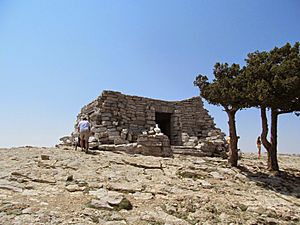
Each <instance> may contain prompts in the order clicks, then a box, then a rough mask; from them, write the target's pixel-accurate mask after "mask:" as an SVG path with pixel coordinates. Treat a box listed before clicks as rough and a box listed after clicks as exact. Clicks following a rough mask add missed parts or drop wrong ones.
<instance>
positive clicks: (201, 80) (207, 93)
mask: <svg viewBox="0 0 300 225" xmlns="http://www.w3.org/2000/svg"><path fill="white" fill-rule="evenodd" d="M213 73H214V77H215V79H214V80H213V81H212V82H211V83H209V82H208V78H207V77H206V76H204V75H198V76H197V77H196V80H195V82H194V85H196V86H198V87H199V88H200V95H201V97H203V98H205V99H206V100H207V101H208V102H209V103H211V104H214V105H222V106H223V107H224V108H225V109H232V108H235V109H241V108H244V107H246V106H247V102H246V101H245V96H244V93H245V92H244V90H245V88H246V86H245V82H244V81H243V77H242V76H241V75H242V73H243V69H240V66H239V65H238V64H232V65H231V66H229V65H228V64H227V63H224V64H221V63H216V64H215V66H214V72H213Z"/></svg>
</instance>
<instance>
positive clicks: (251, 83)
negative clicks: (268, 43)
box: [244, 42, 300, 113]
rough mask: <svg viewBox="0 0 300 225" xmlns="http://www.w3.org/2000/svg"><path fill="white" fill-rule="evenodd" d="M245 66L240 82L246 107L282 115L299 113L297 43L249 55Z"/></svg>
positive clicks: (299, 62) (299, 90)
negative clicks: (241, 82)
mask: <svg viewBox="0 0 300 225" xmlns="http://www.w3.org/2000/svg"><path fill="white" fill-rule="evenodd" d="M246 63H247V64H246V67H245V69H244V80H245V81H246V82H247V92H248V95H247V98H248V102H249V103H251V104H250V105H252V106H257V107H267V108H272V109H278V110H280V111H279V112H282V113H284V112H291V111H299V110H300V55H299V42H296V43H295V44H294V46H291V45H290V44H289V43H287V44H286V45H284V46H283V47H281V48H277V47H275V48H274V49H273V50H271V51H270V52H258V51H257V52H254V53H250V54H248V58H247V59H246Z"/></svg>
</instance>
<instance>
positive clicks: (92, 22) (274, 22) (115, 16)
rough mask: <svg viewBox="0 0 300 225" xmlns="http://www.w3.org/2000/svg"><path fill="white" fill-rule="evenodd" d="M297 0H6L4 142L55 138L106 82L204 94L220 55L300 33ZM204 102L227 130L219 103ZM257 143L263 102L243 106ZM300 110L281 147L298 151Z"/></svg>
mask: <svg viewBox="0 0 300 225" xmlns="http://www.w3.org/2000/svg"><path fill="white" fill-rule="evenodd" d="M299 12H300V1H298V0H281V1H279V0H277V1H276V0H264V1H260V0H251V1H250V0H248V1H240V0H228V1H224V0H219V1H212V0H151V1H149V0H139V1H133V0H132V1H131V0H107V1H104V0H98V1H96V0H94V1H92V0H86V1H84V0H82V1H78V0H77V1H76V0H64V1H61V0H51V1H46V0H44V1H42V0H41V1H40V0H35V1H33V0H26V1H23V0H19V1H18V0H15V1H14V0H1V1H0V84H1V89H0V102H1V110H0V117H1V129H0V146H1V147H11V146H22V145H37V146H53V145H55V144H56V143H57V142H58V139H59V138H60V137H61V136H64V135H68V134H70V133H71V132H72V130H73V124H74V122H75V119H76V115H77V113H78V112H79V111H80V109H81V107H82V106H83V105H85V104H87V103H89V102H90V101H92V100H93V99H95V98H96V97H97V96H98V95H100V93H101V92H102V91H103V90H106V89H109V90H116V91H121V92H123V93H125V94H133V95H140V96H146V97H150V98H159V99H165V100H182V99H185V98H189V97H192V96H196V95H199V90H198V89H197V88H196V87H194V86H193V81H194V79H195V77H196V76H197V74H199V73H201V74H206V75H208V76H209V77H211V76H212V69H213V65H214V64H215V63H216V62H228V63H233V62H235V63H240V64H243V63H244V58H245V57H246V55H247V53H249V52H253V51H255V50H260V51H262V50H270V49H272V48H273V47H274V46H282V45H284V44H285V43H286V42H290V43H294V42H295V41H299V38H300V23H299V21H300V13H299ZM206 108H207V109H208V110H209V111H210V114H211V115H212V116H213V117H214V118H215V122H216V124H217V126H218V127H220V128H221V129H222V130H223V131H224V132H225V133H228V128H227V117H226V114H225V113H224V112H223V111H222V109H221V108H218V107H215V106H209V105H207V104H206ZM237 126H238V133H239V135H240V136H241V139H240V148H241V149H242V151H255V150H256V146H255V140H256V137H257V136H258V135H259V133H260V130H261V129H260V115H259V112H258V110H256V109H251V110H244V111H241V112H238V114H237ZM299 128H300V118H298V117H296V116H293V115H283V116H280V119H279V152H283V153H287V152H289V153H300V149H299V148H300V147H299V144H298V141H299V139H300V132H299Z"/></svg>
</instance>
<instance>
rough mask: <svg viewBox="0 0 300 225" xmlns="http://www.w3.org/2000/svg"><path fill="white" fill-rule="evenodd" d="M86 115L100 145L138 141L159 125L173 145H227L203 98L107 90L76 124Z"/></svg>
mask: <svg viewBox="0 0 300 225" xmlns="http://www.w3.org/2000/svg"><path fill="white" fill-rule="evenodd" d="M82 116H87V117H88V118H89V121H90V122H91V125H92V132H93V133H94V136H93V137H92V140H91V141H92V142H94V144H95V143H96V144H99V145H103V144H122V143H123V142H124V141H125V142H126V143H131V142H136V140H137V138H138V136H139V135H140V134H142V133H145V131H149V130H150V129H153V128H154V127H155V125H156V124H158V126H159V128H160V129H161V131H162V132H163V133H164V134H165V135H167V136H168V137H169V139H170V143H171V145H173V146H191V147H195V146H196V145H198V144H199V143H200V142H203V141H209V140H211V141H214V142H216V141H217V142H219V145H221V144H222V145H223V144H224V140H225V139H224V134H223V133H222V132H221V130H220V129H218V128H216V127H215V124H214V121H213V118H212V117H211V116H210V115H209V114H208V111H207V110H206V109H204V107H203V102H202V100H201V98H200V97H193V98H190V99H187V100H183V101H162V100H156V99H150V98H144V97H138V96H130V95H124V94H122V93H120V92H115V91H103V93H102V94H101V95H100V96H99V97H98V98H97V99H96V100H94V101H93V102H91V103H89V104H88V105H86V106H84V107H83V108H82V109H81V112H80V113H79V114H78V116H77V121H76V124H77V123H78V122H79V120H80V119H81V117H82ZM94 146H95V145H94Z"/></svg>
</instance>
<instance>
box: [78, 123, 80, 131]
mask: <svg viewBox="0 0 300 225" xmlns="http://www.w3.org/2000/svg"><path fill="white" fill-rule="evenodd" d="M79 124H80V122H79V123H78V125H77V131H78V132H80V126H79Z"/></svg>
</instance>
